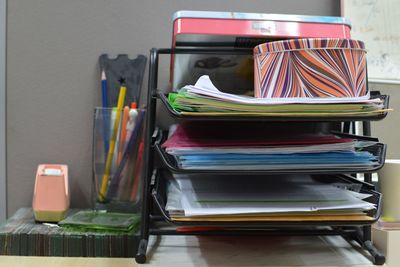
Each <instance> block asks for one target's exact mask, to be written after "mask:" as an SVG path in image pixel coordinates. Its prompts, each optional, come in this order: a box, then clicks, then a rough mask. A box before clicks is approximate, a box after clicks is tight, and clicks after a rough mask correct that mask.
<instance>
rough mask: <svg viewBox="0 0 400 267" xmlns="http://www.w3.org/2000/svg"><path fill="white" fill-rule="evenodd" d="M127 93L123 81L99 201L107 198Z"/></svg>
mask: <svg viewBox="0 0 400 267" xmlns="http://www.w3.org/2000/svg"><path fill="white" fill-rule="evenodd" d="M125 94H126V87H125V85H123V84H122V83H121V88H120V90H119V96H118V104H117V115H116V117H115V121H114V126H113V131H112V135H111V141H110V146H109V148H108V154H107V160H106V167H105V169H104V175H103V180H102V182H101V188H100V192H99V201H100V202H103V201H104V200H105V195H106V192H107V186H108V179H109V177H110V171H111V165H112V159H113V156H114V150H115V142H116V140H117V135H118V126H119V123H120V120H121V110H122V107H123V105H124V101H125Z"/></svg>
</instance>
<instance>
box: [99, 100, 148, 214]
mask: <svg viewBox="0 0 400 267" xmlns="http://www.w3.org/2000/svg"><path fill="white" fill-rule="evenodd" d="M144 119H145V110H144V109H129V108H128V107H125V108H124V109H123V110H118V109H116V108H100V107H99V108H96V109H95V113H94V127H93V188H94V190H93V192H94V197H93V199H94V202H95V208H97V209H102V210H107V211H114V212H137V211H138V210H139V207H140V205H139V201H140V181H141V176H142V170H143V156H144V139H143V137H144V134H143V129H144V121H145V120H144Z"/></svg>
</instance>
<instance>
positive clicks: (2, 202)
mask: <svg viewBox="0 0 400 267" xmlns="http://www.w3.org/2000/svg"><path fill="white" fill-rule="evenodd" d="M6 14H7V9H6V0H0V223H1V222H2V221H3V220H5V218H6V209H7V207H6V205H7V192H6Z"/></svg>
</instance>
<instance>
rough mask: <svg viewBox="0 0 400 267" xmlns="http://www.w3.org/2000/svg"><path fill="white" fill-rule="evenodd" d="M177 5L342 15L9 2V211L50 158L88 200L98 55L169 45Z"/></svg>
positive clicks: (276, 2) (323, 1)
mask: <svg viewBox="0 0 400 267" xmlns="http://www.w3.org/2000/svg"><path fill="white" fill-rule="evenodd" d="M177 10H217V11H241V12H260V13H287V14H290V13H292V14H310V15H312V14H314V15H339V14H340V10H339V1H335V0H303V1H291V0H270V1H267V0H259V1H255V0H252V1H243V0H229V1H228V0H219V1H215V0H207V1H199V0H171V1H162V0H157V1H156V0H148V1H134V0H115V1H106V0H82V1H65V0H12V1H8V17H7V19H8V21H7V22H8V25H7V34H8V39H7V144H8V149H7V160H8V161H7V169H8V175H7V190H8V215H11V214H12V213H13V212H14V211H15V210H16V209H18V208H19V207H24V206H30V205H31V199H32V190H33V183H34V174H35V171H36V167H37V165H38V164H39V163H46V162H48V163H66V164H68V165H69V167H70V169H69V170H70V184H71V197H72V206H74V207H86V206H88V205H89V203H90V194H89V192H90V186H91V140H92V113H93V108H94V107H95V106H96V105H99V103H100V89H99V87H100V83H99V69H98V65H97V60H98V56H99V55H100V54H102V53H109V54H114V55H115V54H117V53H128V54H130V55H136V54H138V53H142V54H146V55H147V54H148V50H149V49H150V48H151V47H168V46H169V45H170V42H171V31H172V27H171V25H172V23H171V16H172V14H173V13H174V12H175V11H177ZM166 72H167V69H166V70H165V73H166ZM146 84H147V82H146V83H145V86H146Z"/></svg>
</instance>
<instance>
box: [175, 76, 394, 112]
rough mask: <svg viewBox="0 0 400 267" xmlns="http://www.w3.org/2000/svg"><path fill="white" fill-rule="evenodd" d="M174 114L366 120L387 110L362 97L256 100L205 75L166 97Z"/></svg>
mask: <svg viewBox="0 0 400 267" xmlns="http://www.w3.org/2000/svg"><path fill="white" fill-rule="evenodd" d="M167 101H168V104H169V106H170V107H172V109H173V110H174V111H175V112H178V113H179V114H181V115H190V116H268V117H282V118H283V117H306V118H307V117H326V118H334V117H338V116H340V117H349V118H351V117H366V116H376V115H380V114H384V113H385V112H387V111H389V109H387V108H386V107H385V103H384V99H382V98H371V99H370V96H369V95H366V96H365V97H364V96H363V97H326V98H322V97H315V98H311V97H303V98H301V97H287V98H255V97H249V96H239V95H234V94H229V93H224V92H221V91H219V90H218V89H217V88H216V87H215V86H214V85H213V84H212V82H211V81H210V79H209V77H208V76H202V77H200V78H199V80H198V81H197V83H196V84H195V85H187V86H185V87H183V88H182V89H180V90H179V91H178V92H172V93H170V94H169V95H168V100H167Z"/></svg>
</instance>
